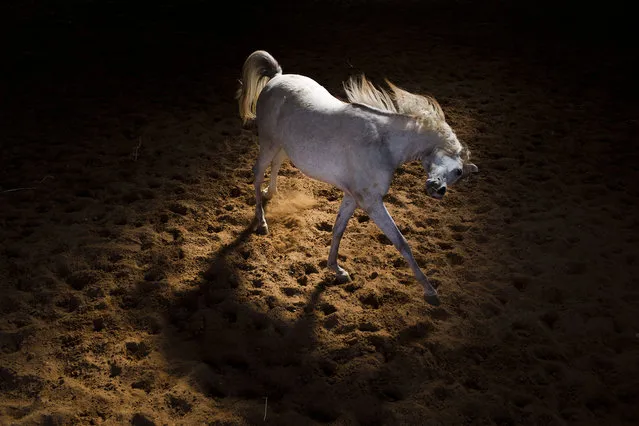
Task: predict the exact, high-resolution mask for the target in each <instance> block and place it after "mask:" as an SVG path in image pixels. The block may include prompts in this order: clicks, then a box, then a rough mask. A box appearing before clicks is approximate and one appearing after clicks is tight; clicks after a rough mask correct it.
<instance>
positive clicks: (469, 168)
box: [464, 163, 479, 175]
mask: <svg viewBox="0 0 639 426" xmlns="http://www.w3.org/2000/svg"><path fill="white" fill-rule="evenodd" d="M478 171H479V168H478V167H477V166H476V165H474V164H473V163H468V164H464V172H465V173H464V174H465V175H466V174H470V173H477V172H478Z"/></svg>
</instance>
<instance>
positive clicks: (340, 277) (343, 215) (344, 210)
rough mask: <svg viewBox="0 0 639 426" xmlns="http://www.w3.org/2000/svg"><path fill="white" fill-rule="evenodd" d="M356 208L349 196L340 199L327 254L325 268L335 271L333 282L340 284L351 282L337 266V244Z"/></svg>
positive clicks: (346, 273)
mask: <svg viewBox="0 0 639 426" xmlns="http://www.w3.org/2000/svg"><path fill="white" fill-rule="evenodd" d="M356 208H357V203H356V202H355V199H354V198H353V197H352V196H351V195H349V194H346V193H345V194H344V198H343V199H342V204H341V205H340V206H339V211H338V213H337V218H336V219H335V225H334V226H333V239H332V240H331V250H330V252H329V254H328V263H327V266H328V267H329V268H331V269H332V270H333V271H335V273H336V277H335V280H336V281H337V282H338V283H340V284H343V283H346V282H349V281H350V280H351V277H350V275H348V272H346V271H345V270H344V269H343V268H342V267H341V266H339V265H338V264H337V251H338V250H339V243H340V241H342V235H344V230H346V225H347V224H348V221H349V219H350V218H351V217H352V216H353V213H355V209H356Z"/></svg>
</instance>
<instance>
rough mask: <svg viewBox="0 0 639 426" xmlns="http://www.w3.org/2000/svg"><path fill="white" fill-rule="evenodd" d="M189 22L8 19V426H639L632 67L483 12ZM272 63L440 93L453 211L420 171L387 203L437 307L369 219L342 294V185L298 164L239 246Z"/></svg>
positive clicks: (549, 28) (1, 361)
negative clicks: (258, 90) (456, 166)
mask: <svg viewBox="0 0 639 426" xmlns="http://www.w3.org/2000/svg"><path fill="white" fill-rule="evenodd" d="M191 3H194V4H195V2H189V3H188V5H190V6H189V7H187V6H180V7H179V8H178V7H177V6H175V7H173V6H171V5H170V4H168V3H166V2H164V3H157V4H156V6H154V7H153V9H152V10H151V9H150V10H149V11H147V10H145V9H143V8H140V9H130V8H129V7H124V6H123V5H120V4H119V3H117V2H105V3H104V4H105V5H106V6H104V7H105V10H106V11H103V12H100V11H99V9H92V8H93V7H96V6H95V4H93V5H92V3H91V2H75V3H73V4H72V5H71V6H68V7H62V6H56V7H54V6H50V5H49V6H46V7H45V6H41V7H40V8H37V7H35V6H33V7H34V8H33V9H29V7H31V6H21V7H24V9H20V10H18V9H14V10H12V13H13V14H12V15H11V16H12V17H13V26H12V27H10V28H12V29H13V30H14V36H13V38H11V39H9V40H8V42H9V44H8V45H9V46H11V49H10V52H9V55H10V58H11V59H12V61H13V62H12V64H14V65H15V66H14V67H10V68H7V69H6V71H7V76H6V78H5V79H3V82H2V85H1V87H2V99H3V101H2V109H3V111H2V115H1V120H2V129H3V130H2V136H1V137H2V142H1V143H2V150H1V152H0V159H1V163H0V395H1V396H0V424H2V425H14V424H15V425H40V424H43V425H89V424H108V425H119V424H134V425H152V424H155V425H196V424H212V425H243V424H247V425H253V424H277V425H307V424H308V425H311V424H323V423H328V424H336V425H357V424H361V425H396V424H397V425H465V424H472V425H623V424H628V425H631V424H636V422H637V419H638V418H639V371H638V368H639V363H638V359H639V315H638V313H637V312H638V310H637V308H638V305H639V287H638V286H637V284H638V283H637V277H638V276H639V252H638V244H639V208H638V200H639V185H637V182H638V180H639V166H638V165H639V145H638V144H637V134H638V133H637V130H638V126H637V117H638V114H637V113H638V112H639V109H638V108H637V102H636V74H635V73H634V71H633V69H632V68H631V67H630V64H631V61H630V59H631V56H632V55H629V54H628V52H627V51H625V50H624V48H622V47H621V46H620V45H618V44H616V43H615V42H614V40H612V38H611V39H610V40H608V39H604V40H602V39H601V38H598V37H597V36H595V35H591V36H590V38H588V37H585V38H579V37H577V35H576V34H577V33H574V32H571V31H570V29H568V30H566V31H560V30H559V29H558V25H557V22H556V20H555V21H549V23H548V25H545V24H544V23H543V22H541V17H540V16H541V15H542V13H541V12H539V13H538V14H537V15H534V14H533V15H532V16H533V17H532V18H530V19H533V20H532V21H527V20H526V18H525V16H524V14H523V13H520V12H518V11H516V10H512V9H503V10H502V9H501V6H498V5H499V3H497V2H493V6H492V7H493V9H490V8H488V7H484V6H481V7H480V6H477V5H475V6H473V7H472V8H471V7H470V6H469V4H466V3H464V2H456V3H454V5H450V4H449V5H447V6H446V7H443V6H442V5H441V4H439V5H437V4H433V6H432V7H431V6H429V7H427V6H424V5H422V6H420V7H414V6H413V7H408V6H404V7H403V8H390V6H384V5H383V4H381V3H380V4H374V5H369V6H363V7H362V8H361V9H358V8H350V9H336V8H334V6H333V9H331V8H329V7H324V8H323V9H321V10H320V9H315V7H317V6H313V7H311V6H309V8H308V9H299V10H292V9H290V10H289V9H286V8H285V7H279V8H275V9H273V10H270V9H268V8H266V6H264V5H262V6H261V9H258V11H257V12H252V14H251V15H250V16H249V17H248V18H246V19H244V20H242V19H240V18H238V17H237V16H235V15H230V14H229V15H221V14H222V12H220V11H217V13H218V14H217V15H215V14H214V12H213V11H211V10H206V13H205V12H204V11H205V9H203V6H201V3H197V5H200V6H197V7H196V6H194V5H192V4H191ZM486 3H487V4H488V2H486ZM43 4H44V3H43ZM107 6H108V7H107ZM47 8H51V9H47ZM235 9H237V10H236V11H235V12H237V13H239V9H240V6H235ZM358 10H359V11H358ZM208 13H211V14H210V15H208ZM278 13H279V14H282V15H285V16H286V19H284V18H280V19H277V20H276V19H275V18H274V17H273V16H274V15H276V14H278ZM5 16H6V15H5ZM529 17H530V15H529ZM230 24H237V27H233V25H230ZM222 28H223V29H222ZM577 30H580V31H581V32H582V33H583V32H584V29H583V28H582V27H581V26H580V27H578V28H577ZM586 32H587V31H586ZM582 35H583V34H582ZM5 43H6V42H5ZM256 49H265V50H268V51H269V52H270V53H272V54H273V56H274V57H275V58H276V59H277V60H278V61H279V62H280V64H281V65H282V67H283V69H284V72H291V73H299V74H305V75H308V76H310V77H312V78H314V79H315V80H317V81H318V82H320V83H321V84H323V85H324V86H325V87H327V88H328V89H329V90H330V91H331V92H332V93H334V94H335V95H336V96H338V97H342V98H343V97H344V93H343V90H342V87H341V82H342V81H344V80H346V79H347V78H348V77H349V76H351V75H355V74H358V73H362V72H363V73H365V74H366V75H367V76H368V77H369V78H370V79H371V80H373V81H374V82H376V83H380V84H382V83H383V78H389V79H390V80H391V81H393V82H394V83H395V84H397V85H399V86H400V87H403V88H405V89H407V90H410V91H413V92H417V93H431V94H432V95H434V96H435V97H436V98H437V99H438V100H439V102H440V103H441V105H442V107H443V109H444V112H445V114H446V116H447V119H448V122H449V123H450V124H451V126H452V127H453V128H454V130H455V131H456V133H457V134H458V136H459V138H460V139H461V140H463V141H464V142H465V143H467V144H468V145H469V147H470V148H471V150H472V159H473V161H474V162H475V164H477V165H478V167H479V170H480V172H479V173H478V174H477V175H474V176H472V178H471V179H467V180H465V181H463V182H460V183H459V184H458V185H456V186H455V187H453V188H452V189H451V190H450V191H449V193H448V194H447V196H446V198H445V199H444V200H442V201H440V202H438V201H436V200H433V199H431V198H429V197H427V195H426V194H425V192H424V182H425V178H426V175H425V172H424V170H423V169H422V166H421V165H420V164H419V163H409V164H406V165H404V166H403V167H401V168H400V169H398V170H397V173H396V175H395V179H394V181H393V185H392V188H391V190H390V192H389V194H388V195H387V196H386V198H385V201H386V205H387V207H388V209H389V211H390V213H391V215H392V216H393V218H394V219H395V221H396V222H397V224H398V226H399V228H400V229H401V231H402V232H403V233H404V236H405V237H406V239H407V240H408V241H409V243H410V244H411V247H412V249H413V251H414V254H415V256H416V259H417V260H418V262H419V263H420V265H421V266H422V268H423V270H424V271H425V272H426V273H427V275H428V276H429V277H430V278H431V279H432V281H433V282H434V283H435V284H436V285H437V286H438V289H439V292H440V296H441V300H442V305H441V306H439V307H431V306H428V305H426V304H425V302H424V300H423V298H422V289H421V287H420V285H419V284H418V283H417V282H416V281H415V279H414V278H413V276H412V274H411V271H410V269H409V268H408V267H407V265H406V263H405V262H404V260H403V258H402V257H401V256H400V254H399V253H398V252H397V251H396V250H395V248H394V247H393V246H392V245H390V243H389V241H388V240H387V239H386V238H385V237H384V236H383V234H382V233H381V231H380V230H379V229H378V228H377V227H376V226H375V225H374V224H373V223H372V221H371V220H369V218H368V216H366V215H365V214H364V213H363V212H362V211H361V210H358V211H356V213H355V216H354V217H353V219H352V220H351V222H350V223H349V226H348V228H347V230H346V233H345V236H344V239H343V241H342V246H341V250H340V259H341V262H342V264H343V266H344V267H345V268H346V269H347V270H349V271H350V272H351V273H352V274H353V278H354V279H353V281H352V282H351V283H348V284H336V283H334V282H333V275H332V273H330V272H329V271H328V270H327V269H326V258H327V255H328V248H329V244H330V236H331V229H332V225H333V222H334V220H335V215H336V212H337V209H338V206H339V203H340V200H341V194H340V192H339V191H337V190H335V189H334V188H332V187H330V186H328V185H326V184H323V183H319V182H316V181H312V180H311V179H309V178H307V177H305V176H303V175H302V174H301V173H300V172H299V171H298V170H297V169H296V168H295V167H294V166H293V165H292V164H290V163H288V162H287V163H285V165H284V166H283V169H282V171H281V174H280V180H279V185H280V194H279V195H278V196H277V197H276V198H275V199H273V200H272V201H271V202H270V203H269V204H268V206H267V211H266V214H267V220H268V221H269V226H270V231H271V232H270V234H269V235H268V236H258V235H255V234H253V233H252V232H251V230H250V223H251V219H252V215H253V209H254V196H253V188H252V172H251V168H252V166H253V162H254V160H255V158H256V153H257V143H256V142H257V139H256V136H255V134H254V132H253V131H252V130H251V129H243V128H242V126H241V123H240V119H239V117H238V114H237V105H236V101H235V99H234V94H235V90H236V88H237V80H238V78H239V77H240V69H241V66H242V63H243V61H244V59H245V58H246V56H247V55H248V54H250V53H251V52H252V51H254V50H256Z"/></svg>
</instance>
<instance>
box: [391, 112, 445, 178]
mask: <svg viewBox="0 0 639 426" xmlns="http://www.w3.org/2000/svg"><path fill="white" fill-rule="evenodd" d="M389 127H390V129H389V132H388V133H387V134H388V141H389V148H390V151H391V152H392V153H393V158H394V160H395V166H396V167H399V166H401V165H402V164H404V163H407V162H409V161H421V160H422V159H423V158H424V157H425V156H427V155H429V154H430V153H431V152H432V151H433V149H435V148H436V147H437V146H439V145H441V144H442V142H443V141H444V138H445V137H446V133H447V132H446V131H445V128H444V127H443V126H441V125H440V124H439V123H436V122H434V121H433V122H428V121H427V122H424V121H421V120H419V119H416V118H414V117H408V116H401V115H397V116H395V117H393V118H392V120H391V123H390V126H389Z"/></svg>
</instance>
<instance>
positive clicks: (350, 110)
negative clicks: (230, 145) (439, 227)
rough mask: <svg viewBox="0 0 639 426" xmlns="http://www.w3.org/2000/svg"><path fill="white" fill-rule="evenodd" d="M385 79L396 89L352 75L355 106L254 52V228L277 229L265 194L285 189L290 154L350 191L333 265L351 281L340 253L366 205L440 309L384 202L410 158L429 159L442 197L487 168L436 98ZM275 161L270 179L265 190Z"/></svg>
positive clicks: (250, 104)
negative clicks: (280, 179)
mask: <svg viewBox="0 0 639 426" xmlns="http://www.w3.org/2000/svg"><path fill="white" fill-rule="evenodd" d="M386 82H387V83H388V84H389V86H390V88H391V91H392V93H390V92H387V91H384V90H380V89H377V88H375V87H374V86H373V85H372V84H371V83H370V82H369V81H368V80H366V79H365V78H364V77H363V76H362V77H361V78H360V79H353V78H351V79H350V80H349V81H348V82H346V83H345V84H344V89H345V91H346V94H347V97H348V100H349V101H350V103H347V102H343V101H341V100H339V99H337V98H335V97H334V96H332V95H331V94H330V93H329V92H328V91H327V90H326V89H325V88H324V87H322V86H320V85H319V84H318V83H317V82H315V81H314V80H312V79H310V78H308V77H305V76H302V75H297V74H282V68H281V67H280V66H279V64H278V63H277V61H276V60H275V59H274V58H273V57H272V56H271V55H270V54H269V53H267V52H265V51H261V50H258V51H256V52H253V53H252V54H251V55H249V57H248V58H247V59H246V61H245V62H244V66H243V68H242V81H241V87H240V89H239V90H238V95H237V97H238V100H239V107H240V116H241V118H242V120H243V122H244V123H245V124H246V123H247V122H248V121H250V120H253V119H255V120H256V121H257V129H258V135H259V144H260V151H259V156H258V159H257V162H256V164H255V167H254V169H253V171H254V173H255V198H256V203H255V223H256V229H255V230H256V231H257V233H258V234H267V233H268V226H267V224H266V219H265V218H264V209H263V207H262V199H263V198H266V199H269V198H271V197H273V196H274V195H275V194H276V193H277V173H278V171H279V168H280V166H281V164H282V161H283V160H284V159H285V158H286V157H288V158H289V159H290V160H291V162H292V163H293V164H294V165H295V166H296V167H297V168H298V169H299V170H301V171H302V172H303V173H304V174H306V175H307V176H310V177H312V178H314V179H317V180H320V181H323V182H326V183H329V184H332V185H335V186H336V187H338V188H339V189H341V190H342V191H344V198H343V199H342V203H341V205H340V208H339V212H338V214H337V219H336V221H335V226H334V227H333V238H332V242H331V248H330V252H329V256H328V267H329V268H331V269H332V270H334V271H335V273H336V274H337V280H338V282H347V281H349V280H350V276H349V274H348V272H346V271H345V270H344V269H343V268H342V267H340V266H339V265H338V264H337V251H338V249H339V244H340V240H341V238H342V235H343V234H344V230H345V229H346V224H347V223H348V221H349V219H350V218H351V216H352V215H353V213H354V212H355V208H356V207H360V208H362V209H363V210H365V211H366V212H367V213H368V215H369V216H370V218H371V219H372V220H373V221H374V222H375V223H376V224H377V226H379V228H380V229H381V230H382V231H383V232H384V234H385V235H386V236H387V237H388V239H389V240H390V241H391V242H392V243H393V245H394V246H395V247H396V248H397V250H399V252H400V253H401V254H402V256H403V257H404V258H405V259H406V261H407V262H408V264H409V265H410V267H411V269H412V271H413V273H414V274H415V278H416V279H417V280H418V281H419V282H420V283H421V284H422V286H423V287H424V297H425V300H426V301H427V302H428V303H430V304H432V305H438V304H439V298H438V296H437V291H436V290H435V288H434V287H433V286H432V285H431V284H430V283H429V281H428V278H427V277H426V275H424V273H423V272H422V271H421V269H420V268H419V266H418V265H417V262H416V261H415V258H414V257H413V254H412V252H411V249H410V247H409V245H408V243H407V242H406V239H405V238H404V236H403V235H402V234H401V232H400V231H399V229H397V226H396V225H395V222H394V221H393V218H392V217H391V216H390V214H389V213H388V211H387V210H386V207H385V206H384V203H383V200H382V198H383V196H384V195H385V194H386V193H387V192H388V189H389V187H390V184H391V181H392V179H393V174H394V172H395V170H396V169H397V168H398V167H399V166H400V165H402V164H403V163H406V162H408V161H414V160H419V161H421V163H422V165H423V166H424V169H425V170H426V171H427V172H428V178H427V179H426V192H427V193H428V195H430V196H431V197H433V198H437V199H441V198H442V197H443V196H444V194H445V193H446V188H447V186H448V185H451V184H453V183H454V182H456V181H457V180H458V179H459V178H460V177H462V176H464V175H467V174H470V173H471V172H477V171H478V169H477V166H475V165H474V164H472V163H469V162H467V160H468V157H469V152H468V150H467V149H466V148H465V147H463V146H462V144H461V143H460V142H459V140H458V139H457V137H456V136H455V133H454V132H453V130H452V129H451V128H450V126H449V125H448V124H447V123H446V121H445V119H444V113H443V111H442V109H441V107H440V106H439V104H438V103H437V101H435V99H433V98H431V97H427V96H420V95H415V94H412V93H410V92H407V91H405V90H402V89H400V88H398V87H397V86H395V85H393V84H392V83H390V82H389V81H386ZM269 163H270V165H271V176H270V183H269V185H268V189H267V190H266V191H264V192H262V190H261V185H262V183H263V182H264V173H265V171H266V168H267V167H268V165H269Z"/></svg>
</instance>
